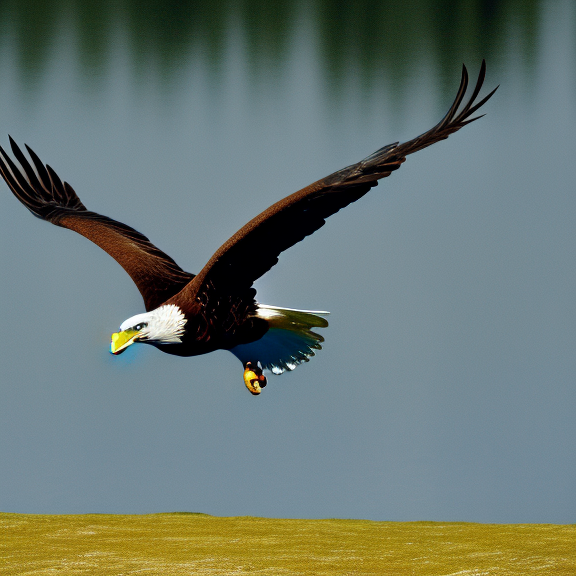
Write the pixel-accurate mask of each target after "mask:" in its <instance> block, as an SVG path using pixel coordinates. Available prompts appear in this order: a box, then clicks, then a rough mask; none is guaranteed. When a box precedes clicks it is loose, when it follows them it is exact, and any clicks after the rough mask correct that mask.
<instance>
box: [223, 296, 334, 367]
mask: <svg viewBox="0 0 576 576" xmlns="http://www.w3.org/2000/svg"><path fill="white" fill-rule="evenodd" d="M328 314H329V312H316V311H312V310H293V309H292V308H278V307H274V306H266V305H264V304H258V311H257V316H258V317H259V318H263V319H264V320H267V322H268V325H269V329H268V332H266V334H264V336H262V338H260V340H257V341H256V342H250V343H249V344H240V345H239V346H236V347H234V348H231V349H230V352H232V354H234V356H236V357H237V358H238V359H239V360H240V361H241V362H242V364H243V365H245V364H246V362H254V363H257V362H260V364H261V365H262V368H263V369H265V370H271V371H272V372H273V373H274V374H282V372H285V371H286V370H294V368H296V366H298V364H302V362H308V361H309V360H310V357H312V356H314V354H315V352H314V351H315V350H321V349H322V346H321V345H320V343H321V342H324V338H323V337H322V336H320V334H317V333H316V332H313V331H312V330H311V328H315V327H317V328H326V327H327V326H328V321H327V320H326V319H325V318H323V317H324V316H327V315H328Z"/></svg>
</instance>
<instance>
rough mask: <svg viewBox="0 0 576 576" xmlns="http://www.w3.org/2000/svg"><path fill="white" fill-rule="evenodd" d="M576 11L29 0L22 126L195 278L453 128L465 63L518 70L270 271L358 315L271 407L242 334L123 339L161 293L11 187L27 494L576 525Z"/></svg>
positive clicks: (40, 504)
mask: <svg viewBox="0 0 576 576" xmlns="http://www.w3.org/2000/svg"><path fill="white" fill-rule="evenodd" d="M408 4H409V5H408ZM575 30H576V5H575V4H574V3H573V2H571V1H570V0H565V1H554V0H551V1H536V0H531V1H519V0H506V1H493V0H492V1H487V0H483V1H481V0H476V1H475V2H472V1H470V2H464V1H457V0H450V1H448V0H444V1H441V2H438V1H431V0H430V1H424V0H421V1H418V2H411V3H405V4H402V5H399V3H397V2H391V1H390V2H389V1H376V0H370V1H356V2H353V3H344V2H338V1H334V0H324V1H316V2H283V3H269V2H264V1H261V0H259V1H247V0H246V1H244V2H233V1H228V2H226V1H224V2H219V3H213V2H207V1H200V2H166V1H163V2H160V1H157V0H154V1H153V0H147V1H145V2H131V1H127V0H126V1H117V2H113V1H106V2H99V3H91V2H81V1H79V0H76V1H74V0H68V1H65V0H60V1H56V0H53V1H47V0H44V1H39V0H24V1H16V0H13V1H1V2H0V140H1V143H2V145H3V146H4V147H5V145H6V144H7V136H6V134H8V133H9V134H11V135H12V136H13V137H14V138H15V139H16V140H17V141H18V142H19V143H24V142H26V143H27V144H29V145H30V146H31V147H32V148H33V149H34V150H35V151H36V152H37V153H38V154H39V155H40V157H41V158H42V159H43V160H44V161H45V162H48V163H49V164H50V165H51V166H52V167H53V168H54V169H55V170H56V171H57V172H58V174H59V175H60V176H61V177H62V178H64V179H66V180H67V181H68V182H70V183H71V184H72V185H73V186H74V188H75V189H76V190H77V192H78V193H79V195H80V197H81V198H82V200H83V201H84V203H85V204H86V205H87V206H88V207H89V209H92V210H95V211H99V212H101V213H104V214H106V215H109V216H111V217H113V218H116V219H118V220H121V221H123V222H126V223H127V224H129V225H131V226H134V227H135V228H136V229H138V230H140V231H141V232H143V233H144V234H146V235H147V236H149V237H150V238H151V240H152V241H153V242H155V243H156V244H157V245H158V246H159V247H160V248H161V249H163V250H165V251H166V252H168V253H169V254H170V255H171V256H172V257H173V258H174V259H175V260H176V261H177V262H178V263H179V264H180V265H181V266H182V267H184V268H186V269H188V270H190V271H192V272H197V271H198V270H199V269H200V268H201V267H202V266H203V264H204V263H205V262H206V260H207V259H208V258H209V257H210V255H211V254H212V253H213V251H214V250H215V249H216V248H217V247H218V246H219V245H220V244H221V243H222V242H224V241H225V240H226V239H227V238H228V237H229V236H230V235H231V234H232V233H233V232H235V231H236V230H237V229H238V228H239V227H240V226H242V225H243V224H244V223H245V222H247V221H248V220H249V219H250V218H252V217H253V216H255V215H256V214H257V213H258V212H259V211H261V210H263V209H265V208H266V207H267V206H269V205H270V204H272V203H273V202H275V201H277V200H278V199H280V198H281V197H283V196H284V195H286V194H289V193H292V192H294V191H295V190H297V189H299V188H301V187H302V186H305V185H307V184H309V183H310V182H312V181H313V180H316V179H318V178H320V177H322V176H325V175H327V174H329V173H330V172H331V171H334V170H336V169H339V168H341V167H343V166H345V165H347V164H350V163H352V162H355V161H357V160H359V159H361V158H362V157H365V156H367V155H368V154H370V153H371V152H373V151H374V150H375V149H377V148H379V147H381V146H383V145H384V144H387V143H389V142H393V141H396V140H401V139H407V138H411V137H413V136H415V135H416V134H419V133H420V132H423V131H424V130H426V129H428V128H429V127H430V126H432V125H433V124H435V123H436V122H437V121H438V120H439V118H440V117H441V116H442V115H443V114H444V112H445V111H446V109H447V108H448V106H449V105H450V102H451V101H452V98H453V97H454V94H455V92H456V89H457V87H458V82H459V76H460V69H461V66H462V63H463V62H465V63H466V64H467V66H468V68H469V71H470V73H471V76H472V77H474V76H475V75H476V74H477V71H478V69H479V66H480V62H481V60H482V58H485V59H486V61H487V64H488V75H487V80H486V88H485V92H484V93H486V92H487V90H488V89H491V88H492V87H494V86H495V85H496V84H500V85H501V87H500V89H499V91H498V92H497V93H496V95H495V96H494V97H493V99H492V100H491V101H490V102H489V103H488V104H487V105H486V106H485V110H484V112H485V113H486V117H485V118H483V119H482V120H480V121H479V122H477V123H475V124H473V125H471V126H469V127H467V128H465V129H464V130H462V131H461V132H459V133H458V134H456V135H454V136H453V137H451V138H450V139H449V140H448V141H446V142H443V143H440V144H437V145H435V146H434V147H432V148H430V149H427V150H425V151H422V152H420V153H418V154H416V155H415V156H413V157H410V158H409V159H408V161H407V163H406V164H405V165H404V166H403V167H402V169H401V170H400V171H398V172H397V173H395V174H394V175H393V176H392V177H390V178H388V179H386V180H385V181H383V182H382V183H381V185H380V186H379V187H378V188H376V189H375V190H373V191H372V192H371V193H370V194H369V195H368V196H367V197H365V198H364V199H362V201H360V202H358V203H357V204H354V205H352V206H350V207H348V208H347V209H346V210H344V211H342V212H341V213H339V214H337V215H335V216H334V217H332V218H331V219H330V220H329V221H328V223H327V225H326V226H325V227H324V228H323V229H322V230H321V231H319V232H317V233H316V234H315V235H314V236H313V237H310V238H307V239H306V240H305V241H304V242H302V243H300V244H299V245H297V246H296V247H294V248H292V249H291V250H289V251H288V252H286V253H284V254H283V255H282V257H281V259H280V263H279V265H278V266H276V267H275V268H274V269H273V270H272V271H271V272H270V273H269V274H267V275H266V276H265V277H264V278H263V279H261V280H260V281H259V282H258V284H257V288H258V297H259V300H260V301H262V302H265V303H269V304H277V305H282V306H289V307H298V308H309V309H327V310H330V311H331V312H332V316H331V324H330V327H329V328H328V329H327V330H326V331H325V333H324V335H325V337H326V345H325V349H324V350H323V351H322V352H320V353H319V354H318V355H317V357H316V358H314V359H313V360H312V361H311V362H310V363H309V364H307V365H305V366H302V367H299V368H298V369H297V370H296V371H294V372H293V373H291V374H285V375H283V376H281V377H271V378H270V385H269V387H268V388H267V389H266V390H265V392H264V393H263V394H262V395H261V397H259V398H256V399H254V398H252V397H251V396H250V395H249V394H248V393H247V392H246V390H245V389H244V387H243V384H242V378H241V367H240V365H239V363H238V362H237V360H236V359H235V358H234V357H232V355H230V354H228V353H225V352H219V353H214V354H211V355H209V356H206V357H200V358H194V359H178V358H172V357H168V356H166V355H162V354H161V353H159V352H158V351H156V350H153V349H151V348H144V347H141V349H140V350H138V349H135V350H130V351H128V352H127V353H126V354H124V355H122V356H121V357H118V358H116V357H112V356H110V355H109V354H108V353H107V349H108V338H109V336H110V333H111V332H113V331H115V330H116V329H117V327H118V325H119V324H120V323H121V322H122V321H123V320H124V319H126V318H127V317H129V316H131V315H133V314H136V313H138V312H139V311H141V310H142V304H141V300H140V297H139V294H138V292H137V290H136V288H135V287H134V286H133V284H132V283H131V281H130V279H129V278H128V276H127V275H126V274H125V273H124V271H123V270H122V269H121V268H120V267H119V266H118V265H117V264H116V263H115V262H114V261H113V260H112V259H111V258H110V257H109V256H107V255H106V254H105V253H103V252H102V251H100V250H99V249H98V248H97V247H95V246H93V245H91V244H90V243H89V242H87V241H86V240H85V239H83V238H81V237H79V236H76V235H74V234H72V233H70V232H68V231H64V230H61V229H58V228H56V227H54V226H49V225H47V224H43V223H42V222H39V221H37V220H35V219H33V218H32V217H31V216H30V214H29V213H27V211H26V210H25V209H24V208H23V207H22V206H20V205H19V204H18V202H17V201H16V200H15V199H14V198H13V197H12V196H11V195H10V193H9V191H8V189H7V188H6V187H4V192H3V193H2V194H1V195H0V198H2V200H1V202H2V210H0V218H1V223H0V241H1V245H0V266H1V267H2V280H1V282H0V295H1V298H2V302H4V305H3V306H2V307H1V312H0V319H1V322H2V327H3V329H2V331H1V336H0V338H1V347H0V350H1V352H0V354H1V362H0V366H1V369H0V370H1V372H0V375H1V376H0V377H1V381H0V382H1V390H0V395H1V402H0V458H2V461H3V463H4V465H3V466H2V470H1V472H0V486H1V490H0V494H1V496H0V508H1V509H2V510H5V511H15V512H38V513H40V512H62V513H64V512H154V511H170V510H189V511H200V512H207V513H211V514H220V515H240V514H247V515H263V516H281V517H287V516H289V517H356V518H373V519H380V520H384V519H392V520H393V519H397V520H424V519H425V520H470V521H483V522H573V519H574V513H575V512H576V496H575V494H576V490H575V488H576V462H575V460H574V458H573V454H572V452H573V450H572V444H573V442H572V439H573V438H574V436H575V433H576V423H575V420H574V418H573V414H574V410H575V409H576V387H575V378H574V374H576V354H574V351H575V345H576V329H575V326H576V299H575V298H574V294H575V293H576V267H575V266H574V257H573V255H574V250H575V248H576V233H575V227H574V222H575V221H576V198H575V184H574V183H575V181H576V167H575V164H574V158H573V157H574V142H573V135H574V130H575V129H576V40H575ZM134 348H137V347H134ZM142 348H144V349H142Z"/></svg>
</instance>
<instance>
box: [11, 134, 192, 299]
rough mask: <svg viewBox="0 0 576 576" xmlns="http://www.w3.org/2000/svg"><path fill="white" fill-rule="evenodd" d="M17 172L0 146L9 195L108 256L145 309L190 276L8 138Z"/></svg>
mask: <svg viewBox="0 0 576 576" xmlns="http://www.w3.org/2000/svg"><path fill="white" fill-rule="evenodd" d="M10 145H11V147H12V152H13V153H14V156H15V157H16V159H17V160H18V162H19V164H20V166H21V167H22V170H20V169H19V168H18V167H17V166H16V164H15V163H14V162H13V161H12V159H11V158H10V157H9V156H8V155H7V154H6V152H5V151H4V149H3V148H2V147H1V146H0V173H1V174H2V177H3V178H4V180H5V181H6V184H8V186H9V187H10V189H11V190H12V192H13V193H14V196H16V198H18V200H20V202H22V204H24V206H26V208H28V210H30V212H32V214H34V215H35V216H37V217H38V218H41V219H42V220H47V221H48V222H52V224H56V225H57V226H62V227H63V228H69V229H70V230H74V231H75V232H78V233H79V234H82V236H85V237H86V238H88V240H92V242H94V243H95V244H98V246H100V248H102V249H103V250H105V251H106V252H108V254H110V256H112V258H114V259H115V260H116V261H117V262H118V263H119V264H120V266H122V268H124V270H126V272H128V274H129V275H130V278H132V280H133V281H134V283H135V284H136V286H137V288H138V290H140V294H142V298H144V304H145V306H146V310H153V309H154V308H157V307H158V306H159V305H160V304H162V303H163V302H165V301H166V300H168V298H170V297H171V296H173V295H174V294H176V293H178V292H179V291H180V290H182V288H183V287H184V286H185V285H186V284H188V282H190V280H191V279H192V278H194V275H193V274H189V273H188V272H184V270H182V269H181V268H180V267H179V266H178V264H176V262H174V260H172V258H170V256H168V255H166V254H164V252H162V251H161V250H158V248H156V246H154V244H152V243H151V242H150V241H149V240H148V238H146V236H144V235H142V234H140V232H137V231H136V230H134V229H133V228H130V227H129V226H126V225H125V224H122V223H121V222H116V220H112V219H111V218H107V217H106V216H101V215H100V214H96V213H95V212H90V211H89V210H86V207H85V206H84V204H82V202H81V201H80V198H78V196H77V195H76V192H74V190H73V189H72V186H70V184H68V183H67V182H62V181H61V180H60V178H59V177H58V176H57V175H56V173H55V172H54V170H52V168H50V166H48V165H46V166H44V164H43V163H42V162H41V161H40V159H39V158H38V156H36V154H35V153H34V152H33V151H32V150H31V149H30V148H28V146H26V149H27V150H28V153H29V154H30V158H31V159H32V162H33V164H34V168H35V169H36V170H34V168H32V166H31V165H30V162H29V161H28V159H27V158H26V156H25V155H24V154H23V153H22V151H21V150H20V148H18V146H17V145H16V143H15V142H14V141H13V140H12V138H10Z"/></svg>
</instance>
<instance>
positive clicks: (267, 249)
mask: <svg viewBox="0 0 576 576" xmlns="http://www.w3.org/2000/svg"><path fill="white" fill-rule="evenodd" d="M485 74H486V63H485V62H484V61H482V67H481V68H480V74H479V76H478V80H477V82H476V87H475V88H474V91H473V93H472V95H471V96H470V98H469V100H468V102H467V103H466V104H465V105H464V106H463V107H462V109H461V110H460V112H458V109H459V108H460V107H461V104H462V102H463V100H464V95H465V93H466V88H467V87H468V72H467V70H466V66H463V69H462V80H461V82H460V88H459V89H458V94H457V95H456V99H455V100H454V103H453V104H452V106H451V107H450V110H448V113H447V114H446V116H444V118H443V119H442V120H441V121H440V122H439V123H438V124H437V125H436V126H434V127H433V128H431V129H430V130H428V131H427V132H424V134H421V135H420V136H418V137H417V138H414V139H413V140H409V141H408V142H405V143H403V144H399V143H398V142H395V143H393V144H389V145H388V146H385V147H384V148H381V149H380V150H377V151H376V152H374V154H371V155H370V156H368V157H367V158H365V159H364V160H362V161H361V162H358V163H357V164H353V165H352V166H348V167H347V168H344V169H342V170H339V171H338V172H335V173H334V174H331V175H330V176H328V177H326V178H324V179H322V180H318V181H317V182H314V183H313V184H310V186H308V187H306V188H303V189H302V190H300V191H299V192H296V193H294V194H292V195H291V196H287V197H286V198H284V199H283V200H281V201H280V202H277V203H276V204H274V205H272V206H270V208H268V209H267V210H265V211H264V212H262V213H261V214H259V215H258V216H256V218H254V219H253V220H251V221H250V222H248V224H246V225H245V226H244V227H243V228H241V229H240V230H239V231H238V232H236V234H234V236H232V237H231V238H230V239H229V240H228V241H227V242H226V243H225V244H223V245H222V246H221V247H220V248H219V249H218V250H217V251H216V253H215V254H214V255H213V256H212V258H211V259H210V261H209V262H208V263H207V264H206V266H205V267H204V268H203V269H202V271H201V272H200V273H199V274H198V276H197V277H196V279H195V282H194V287H195V288H196V289H197V290H198V297H199V299H200V301H203V300H204V297H203V296H206V295H208V292H213V291H214V290H216V292H218V293H220V294H222V293H228V294H242V293H246V294H249V293H250V292H247V291H248V290H249V288H250V286H252V284H253V282H254V281H255V280H257V279H258V278H260V276H262V275H263V274H264V273H265V272H267V271H268V270H270V268H272V266H274V265H275V264H276V263H277V262H278V256H279V255H280V253H281V252H283V251H284V250H286V249H287V248H290V246H293V245H294V244H296V243H297V242H300V241H301V240H302V239H304V238H305V237H306V236H308V235H310V234H312V233H313V232H315V231H316V230H318V229H319V228H321V227H322V226H323V225H324V223H325V220H326V218H328V217H329V216H331V215H332V214H335V213H336V212H338V210H340V209H341V208H344V207H345V206H348V204H350V203H351V202H355V201H356V200H358V199H359V198H361V197H362V196H364V194H366V193H367V192H368V191H369V190H370V188H372V187H373V186H376V185H377V184H378V180H380V178H385V177H386V176H389V175H390V174H391V173H392V172H393V171H394V170H397V169H398V168H400V165H401V164H402V163H403V162H404V161H405V160H406V156H407V155H408V154H412V153H413V152H417V151H418V150H422V148H426V147H427V146H430V145H431V144H434V143H435V142H438V141H439V140H444V139H445V138H447V137H448V136H449V135H450V134H452V133H453V132H456V131H457V130H460V128H462V126H465V125H466V124H469V123H470V122H473V121H474V120H477V119H478V118H480V117H481V116H478V117H477V118H472V119H470V116H471V115H472V114H474V112H475V111H476V110H478V108H480V106H482V105H483V104H484V103H485V102H486V101H487V100H488V99H489V98H490V97H491V96H492V94H494V92H495V91H496V89H497V87H496V88H495V89H494V90H492V92H490V94H488V95H487V96H486V97H485V98H483V99H482V100H480V101H479V102H475V101H476V98H477V96H478V93H479V92H480V89H481V88H482V83H483V82H484V77H485ZM191 288H192V286H191ZM204 293H206V294H204ZM252 293H253V292H252Z"/></svg>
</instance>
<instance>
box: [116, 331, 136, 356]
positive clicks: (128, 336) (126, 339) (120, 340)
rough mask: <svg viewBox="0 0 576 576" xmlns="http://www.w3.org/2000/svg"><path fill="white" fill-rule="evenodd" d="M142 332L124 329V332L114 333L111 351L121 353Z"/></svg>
mask: <svg viewBox="0 0 576 576" xmlns="http://www.w3.org/2000/svg"><path fill="white" fill-rule="evenodd" d="M138 334H140V332H138V331H136V330H124V331H123V332H114V334H112V342H110V352H111V353H112V354H120V353H122V352H124V350H126V348H128V346H130V344H132V343H133V342H134V340H135V339H136V336H138Z"/></svg>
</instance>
